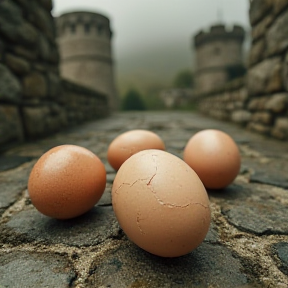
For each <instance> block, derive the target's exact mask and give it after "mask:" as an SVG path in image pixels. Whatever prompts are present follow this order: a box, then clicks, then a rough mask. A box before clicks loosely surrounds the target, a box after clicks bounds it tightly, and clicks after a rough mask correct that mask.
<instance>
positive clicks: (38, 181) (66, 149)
mask: <svg viewBox="0 0 288 288" xmlns="http://www.w3.org/2000/svg"><path fill="white" fill-rule="evenodd" d="M105 186H106V170H105V166H104V164H103V163H102V162H101V160H100V159H99V158H98V157H97V156H96V155H95V154H94V153H92V152H91V151H89V150H87V149H86V148H83V147H80V146H76V145H61V146H57V147H54V148H52V149H51V150H49V151H47V152H46V153H45V154H43V155H42V156H41V157H40V158H39V160H38V161H37V162H36V164H35V165H34V167H33V168H32V171H31V173H30V176H29V180H28V192H29V196H30V198H31V201H32V204H33V205H34V206H35V207H36V209H37V210H38V211H39V212H41V213H42V214H44V215H47V216H50V217H53V218H57V219H69V218H73V217H76V216H79V215H81V214H83V213H85V212H87V211H88V210H90V209H91V208H92V207H93V206H94V205H95V204H96V203H97V202H98V200H99V199H100V198H101V196H102V194H103V192H104V190H105Z"/></svg>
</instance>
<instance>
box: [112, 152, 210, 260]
mask: <svg viewBox="0 0 288 288" xmlns="http://www.w3.org/2000/svg"><path fill="white" fill-rule="evenodd" d="M112 204H113V209H114V211H115V214H116V217H117V219H118V221H119V223H120V226H121V227H122V229H123V231H124V232H125V233H126V235H127V236H128V238H129V239H130V240H132V241H133V242H134V243H135V244H137V245H138V246H139V247H141V248H142V249H144V250H146V251H148V252H150V253H152V254H155V255H158V256H162V257H177V256H181V255H185V254H187V253H189V252H190V251H192V250H193V249H195V248H196V247H197V246H198V245H199V244H200V243H201V242H202V241H203V240H204V238H205V236H206V234H207V232H208V229H209V225H210V208H209V199H208V196H207V193H206V190H205V188H204V186H203V184H202V182H201V181H200V179H199V177H198V176H197V174H196V173H195V172H194V171H193V170H192V169H191V168H190V167H189V166H188V165H187V164H186V163H185V162H184V161H183V160H181V159H180V158H178V157H176V156H174V155H172V154H170V153H168V152H165V151H161V150H154V149H152V150H145V151H141V152H139V153H137V154H135V155H133V156H131V157H130V158H129V159H128V160H127V161H125V162H124V163H123V165H122V166H121V167H120V169H119V171H118V172H117V174H116V177H115V180H114V183H113V187H112Z"/></svg>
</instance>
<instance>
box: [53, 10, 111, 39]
mask: <svg viewBox="0 0 288 288" xmlns="http://www.w3.org/2000/svg"><path fill="white" fill-rule="evenodd" d="M56 25H57V34H58V35H57V36H58V37H63V36H65V35H67V34H77V33H78V32H79V30H80V29H79V28H80V27H81V28H82V29H81V30H82V31H83V30H84V31H85V33H86V34H87V35H88V34H90V33H94V32H95V31H96V32H97V33H98V34H99V35H104V34H105V35H107V36H108V37H109V38H111V37H112V31H111V28H110V20H109V19H108V18H107V17H106V16H104V15H102V14H98V13H94V12H81V11H77V12H69V13H65V14H62V15H61V16H59V17H58V18H57V21H56ZM93 31H94V32H93Z"/></svg>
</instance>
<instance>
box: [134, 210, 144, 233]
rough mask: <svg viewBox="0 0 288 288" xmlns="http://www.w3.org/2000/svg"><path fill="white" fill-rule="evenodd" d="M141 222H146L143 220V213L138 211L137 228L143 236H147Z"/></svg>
mask: <svg viewBox="0 0 288 288" xmlns="http://www.w3.org/2000/svg"><path fill="white" fill-rule="evenodd" d="M140 220H144V219H143V218H141V213H140V212H139V211H138V212H137V217H136V223H137V227H138V229H139V230H140V232H141V234H143V235H145V234H146V233H145V232H144V231H143V230H142V228H141V225H140Z"/></svg>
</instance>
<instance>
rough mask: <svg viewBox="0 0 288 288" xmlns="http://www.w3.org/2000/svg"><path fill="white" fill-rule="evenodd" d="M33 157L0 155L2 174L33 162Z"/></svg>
mask: <svg viewBox="0 0 288 288" xmlns="http://www.w3.org/2000/svg"><path fill="white" fill-rule="evenodd" d="M32 159H33V158H32V157H25V156H18V155H0V172H1V171H5V170H9V169H13V168H16V167H18V166H20V165H21V164H23V163H25V162H29V161H31V160H32Z"/></svg>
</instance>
